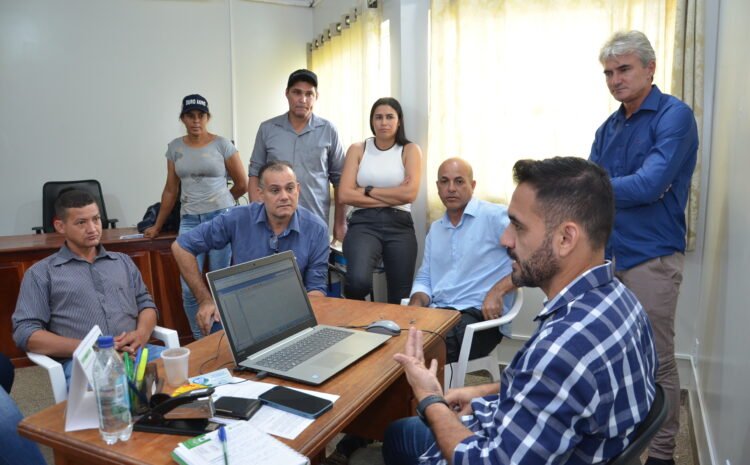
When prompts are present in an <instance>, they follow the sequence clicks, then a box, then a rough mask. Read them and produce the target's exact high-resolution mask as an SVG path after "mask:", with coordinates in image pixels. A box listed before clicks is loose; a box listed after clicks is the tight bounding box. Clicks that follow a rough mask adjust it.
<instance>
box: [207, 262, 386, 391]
mask: <svg viewBox="0 0 750 465" xmlns="http://www.w3.org/2000/svg"><path fill="white" fill-rule="evenodd" d="M206 277H207V279H208V285H209V288H210V289H211V294H212V295H213V298H214V302H215V303H216V307H217V309H218V310H219V315H220V317H221V322H222V324H223V325H224V330H225V332H226V335H227V339H228V341H229V347H230V349H231V352H232V356H233V357H234V362H235V364H237V365H238V366H241V367H246V368H249V369H252V370H255V371H266V372H268V373H270V374H273V375H274V376H278V377H280V378H286V379H292V380H295V381H299V382H302V383H306V384H314V385H317V384H321V383H323V382H325V381H326V380H327V379H329V378H330V377H331V376H333V375H335V374H336V373H338V372H339V371H341V370H343V369H344V368H346V367H347V366H349V365H351V364H352V363H354V362H355V361H356V360H358V359H359V358H361V357H363V356H364V355H365V354H367V353H368V352H370V351H372V350H373V349H375V348H376V347H378V346H380V345H381V344H383V343H384V342H385V341H387V340H388V339H389V338H390V336H386V335H383V334H375V333H367V332H364V331H354V330H351V329H347V328H338V327H334V326H326V325H319V324H318V322H317V320H316V319H315V314H314V313H313V311H312V306H311V305H310V300H309V299H308V298H307V291H306V290H305V286H304V284H303V282H302V277H301V275H300V272H299V268H298V267H297V261H296V259H295V258H294V254H293V253H292V252H291V251H286V252H282V253H279V254H276V255H271V256H268V257H265V258H260V259H258V260H252V261H249V262H246V263H242V264H239V265H234V266H231V267H229V268H224V269H222V270H217V271H212V272H209V273H208V274H206ZM316 344H318V345H316ZM321 347H322V348H321ZM290 352H294V353H299V352H301V353H302V354H303V356H302V358H306V359H305V360H302V361H300V360H295V355H294V354H290ZM305 354H306V355H305ZM308 357H309V358H308Z"/></svg>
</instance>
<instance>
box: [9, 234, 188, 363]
mask: <svg viewBox="0 0 750 465" xmlns="http://www.w3.org/2000/svg"><path fill="white" fill-rule="evenodd" d="M137 232H138V231H137V230H136V229H135V228H117V229H104V230H102V244H103V245H104V247H105V248H106V249H107V250H110V251H113V252H122V253H124V254H127V255H129V256H130V258H132V259H133V262H135V264H136V266H137V267H138V269H139V270H140V271H141V276H143V281H144V283H146V287H147V288H148V290H149V292H151V295H152V296H153V298H154V302H155V303H156V307H157V308H158V309H159V325H161V326H164V327H166V328H172V329H176V330H177V332H178V333H179V335H180V341H181V343H182V344H186V343H188V342H190V341H192V340H193V337H192V333H191V332H190V324H189V323H188V320H187V317H185V312H184V311H183V309H182V290H181V287H180V272H179V270H178V269H177V263H176V262H175V260H174V257H172V250H171V249H170V246H171V245H172V242H174V239H175V234H169V233H167V234H163V235H161V236H159V237H158V238H156V239H153V240H152V239H143V238H140V239H120V236H124V235H127V234H135V233H137ZM63 242H64V238H63V236H62V235H60V234H57V233H50V234H25V235H20V236H0V283H2V285H0V352H2V353H4V354H5V355H7V356H8V357H10V358H11V360H12V361H13V363H14V364H15V365H16V366H26V365H30V364H31V362H29V361H28V359H27V358H26V354H24V353H23V352H22V351H20V350H19V349H18V348H17V347H16V345H15V343H14V342H13V337H12V324H11V316H12V315H13V312H14V311H15V309H16V300H17V299H18V291H19V288H20V287H21V280H22V279H23V275H24V273H26V270H28V269H29V268H30V267H31V265H33V264H34V263H36V262H37V261H39V260H41V259H43V258H45V257H48V256H49V255H51V254H53V253H55V252H57V250H58V249H59V248H60V247H61V246H62V244H63Z"/></svg>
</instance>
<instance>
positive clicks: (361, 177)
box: [357, 137, 411, 212]
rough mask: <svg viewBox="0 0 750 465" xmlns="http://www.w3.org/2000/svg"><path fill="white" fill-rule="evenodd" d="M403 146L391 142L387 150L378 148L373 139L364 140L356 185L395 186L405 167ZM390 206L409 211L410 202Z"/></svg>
mask: <svg viewBox="0 0 750 465" xmlns="http://www.w3.org/2000/svg"><path fill="white" fill-rule="evenodd" d="M403 153H404V146H403V145H400V144H393V147H391V148H389V149H387V150H380V149H379V148H378V147H377V146H376V145H375V139H374V138H372V137H371V138H369V139H367V140H365V151H364V153H363V154H362V159H361V160H360V162H359V171H357V185H358V186H360V187H364V186H372V187H396V186H398V185H400V184H401V183H402V182H404V177H406V169H405V168H404V161H403ZM392 208H395V209H398V210H403V211H406V212H411V204H410V203H407V204H404V205H397V206H394V207H392Z"/></svg>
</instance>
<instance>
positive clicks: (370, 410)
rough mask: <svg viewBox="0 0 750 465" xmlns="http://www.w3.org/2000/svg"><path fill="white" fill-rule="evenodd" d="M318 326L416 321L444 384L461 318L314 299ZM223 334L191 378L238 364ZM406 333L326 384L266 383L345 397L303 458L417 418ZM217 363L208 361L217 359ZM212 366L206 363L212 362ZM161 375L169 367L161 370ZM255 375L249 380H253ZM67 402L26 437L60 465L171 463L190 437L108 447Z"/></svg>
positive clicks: (203, 353)
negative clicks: (397, 357)
mask: <svg viewBox="0 0 750 465" xmlns="http://www.w3.org/2000/svg"><path fill="white" fill-rule="evenodd" d="M311 300H312V304H313V308H314V311H315V315H316V316H317V318H318V321H319V322H320V323H322V324H330V325H342V326H343V325H352V326H359V325H366V324H369V323H370V322H372V321H374V320H379V319H390V320H394V321H395V322H396V323H398V324H399V325H400V326H401V327H402V328H408V327H409V325H410V324H413V325H414V326H416V327H417V328H419V329H422V330H427V331H431V333H427V332H426V333H425V338H424V340H425V354H426V356H427V358H428V359H429V358H437V359H438V361H439V366H440V373H439V374H438V379H443V374H442V367H443V365H444V363H445V344H444V342H443V340H442V338H441V337H440V336H437V335H436V334H434V333H437V334H440V335H445V333H446V332H447V331H448V330H449V329H450V328H451V327H453V325H455V324H456V322H458V319H459V316H458V315H459V314H458V312H455V311H450V310H438V309H428V308H416V307H405V306H399V305H389V304H384V303H372V302H357V301H351V300H345V299H333V298H327V297H315V298H312V299H311ZM222 335H223V332H219V333H216V334H213V335H211V336H209V337H206V338H204V339H201V340H200V341H198V342H194V343H192V344H190V345H189V346H188V347H190V349H191V354H190V375H191V376H195V375H197V374H199V372H198V370H199V369H200V367H201V365H202V364H203V372H208V371H212V370H215V369H217V368H220V367H222V366H230V365H231V363H230V362H231V354H230V352H229V346H228V344H227V341H226V338H222ZM405 343H406V332H402V333H401V335H400V336H397V337H393V338H391V339H390V340H388V341H387V342H386V343H385V344H384V345H383V346H381V347H379V348H378V349H376V350H375V351H373V352H371V353H370V354H368V355H367V356H365V357H364V358H363V359H360V360H359V361H358V362H357V363H355V364H354V365H352V366H351V367H349V368H347V369H346V370H344V371H343V372H341V373H339V374H338V375H337V376H335V377H333V378H332V379H330V380H328V381H327V382H326V383H324V384H323V385H321V386H318V387H310V386H307V385H303V384H299V383H295V382H292V381H286V380H282V379H279V378H274V377H272V376H269V377H268V378H266V379H265V380H264V381H266V382H271V383H275V384H283V385H287V386H297V387H303V388H305V389H312V390H318V391H322V392H327V393H330V394H337V395H339V396H340V398H339V399H338V400H337V401H336V402H335V403H334V404H333V408H332V409H331V410H329V411H328V412H326V413H324V414H323V415H322V416H321V417H320V418H318V419H317V420H316V421H315V422H314V423H313V424H312V425H311V426H310V427H308V428H306V429H305V430H304V431H303V432H302V433H301V434H300V435H299V436H298V437H297V438H296V439H294V440H291V441H290V440H285V439H282V440H283V441H284V442H286V443H287V444H288V445H290V446H291V447H293V448H294V449H296V450H298V451H299V452H301V453H302V454H304V455H306V456H308V457H310V458H311V459H312V460H313V462H316V461H318V460H319V459H320V458H322V457H323V456H324V454H325V446H326V444H328V443H329V442H331V440H333V438H334V437H335V436H336V435H337V434H338V433H340V432H342V431H346V432H349V433H354V434H358V435H361V436H364V437H369V438H373V439H382V435H383V432H384V430H385V427H386V426H387V425H388V424H389V423H390V422H391V421H393V420H395V419H397V418H402V417H406V416H409V415H413V412H414V406H415V405H414V399H413V397H412V392H411V388H410V387H409V385H408V383H407V382H406V377H405V375H404V372H403V369H402V368H401V366H400V365H398V364H397V363H396V362H394V361H393V354H395V353H397V352H401V351H403V350H404V346H405ZM214 357H216V358H215V359H213V360H210V361H208V360H209V359H212V358H214ZM204 362H206V363H205V364H204ZM159 369H160V370H161V366H160V367H159ZM253 376H254V374H249V375H247V376H246V377H249V378H252V377H253ZM65 404H66V403H65V402H62V403H60V404H57V405H55V406H53V407H50V408H48V409H46V410H43V411H42V412H39V413H37V414H35V415H33V416H30V417H28V418H26V419H24V420H23V421H22V422H21V424H20V425H19V427H18V429H19V431H20V433H21V434H22V435H23V436H25V437H27V438H29V439H31V440H33V441H36V442H38V443H40V444H44V445H47V446H50V447H52V449H54V453H55V463H56V464H57V465H63V464H65V465H67V464H71V465H72V464H95V463H96V464H171V463H174V462H173V461H172V459H171V458H170V456H169V453H170V452H171V451H172V450H173V449H174V448H175V447H176V446H177V444H178V443H179V442H181V441H184V440H186V439H187V437H185V436H171V435H163V434H150V433H139V432H134V433H133V436H132V437H131V438H130V440H129V441H128V442H125V443H119V442H118V443H117V444H115V445H114V446H106V445H105V444H104V442H103V441H102V440H101V438H100V437H99V432H98V430H96V429H92V430H86V431H76V432H72V433H65V432H64V430H65V418H64V412H65Z"/></svg>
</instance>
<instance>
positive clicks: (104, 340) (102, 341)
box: [96, 336, 115, 349]
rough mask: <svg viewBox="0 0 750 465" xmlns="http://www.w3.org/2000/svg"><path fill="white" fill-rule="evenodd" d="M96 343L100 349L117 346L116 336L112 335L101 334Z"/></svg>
mask: <svg viewBox="0 0 750 465" xmlns="http://www.w3.org/2000/svg"><path fill="white" fill-rule="evenodd" d="M96 345H97V346H99V348H100V349H109V348H110V347H114V346H115V338H113V337H112V336H99V338H98V339H97V340H96Z"/></svg>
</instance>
